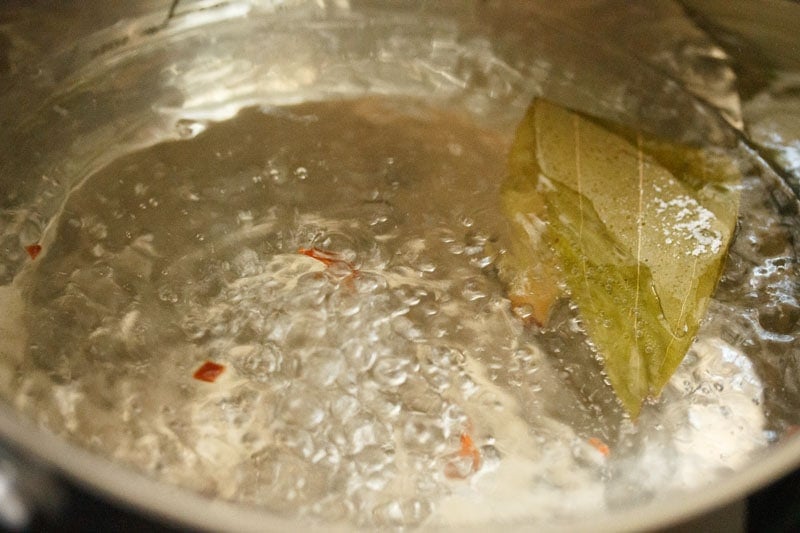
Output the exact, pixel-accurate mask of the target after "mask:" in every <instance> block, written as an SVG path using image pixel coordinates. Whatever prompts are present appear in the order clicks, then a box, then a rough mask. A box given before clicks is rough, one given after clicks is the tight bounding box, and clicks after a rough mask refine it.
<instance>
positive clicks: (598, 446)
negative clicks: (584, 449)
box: [586, 437, 611, 457]
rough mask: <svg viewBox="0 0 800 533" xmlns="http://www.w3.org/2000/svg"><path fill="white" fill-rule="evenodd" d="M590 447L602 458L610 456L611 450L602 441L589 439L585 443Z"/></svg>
mask: <svg viewBox="0 0 800 533" xmlns="http://www.w3.org/2000/svg"><path fill="white" fill-rule="evenodd" d="M586 442H588V443H589V445H590V446H592V447H593V448H594V449H595V450H597V451H598V452H600V454H601V455H602V456H603V457H608V456H609V455H611V449H610V448H609V447H608V444H606V443H605V442H603V441H602V440H600V439H598V438H597V437H589V439H588V440H587V441H586Z"/></svg>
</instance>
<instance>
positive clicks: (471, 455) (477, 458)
mask: <svg viewBox="0 0 800 533" xmlns="http://www.w3.org/2000/svg"><path fill="white" fill-rule="evenodd" d="M481 464H482V460H481V452H480V450H479V449H478V448H477V447H476V446H475V443H474V442H473V441H472V437H470V436H469V433H462V434H461V448H459V450H458V452H456V453H455V454H454V457H453V458H452V459H451V460H450V461H449V462H448V463H447V464H446V465H445V468H444V475H445V476H447V477H449V478H451V479H464V478H466V477H467V476H469V475H470V474H474V473H475V472H477V471H478V470H479V469H480V467H481Z"/></svg>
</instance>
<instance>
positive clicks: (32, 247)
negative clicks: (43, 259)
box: [25, 243, 42, 260]
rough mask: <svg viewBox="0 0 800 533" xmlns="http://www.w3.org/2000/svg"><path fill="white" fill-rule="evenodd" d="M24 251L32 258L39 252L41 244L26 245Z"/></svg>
mask: <svg viewBox="0 0 800 533" xmlns="http://www.w3.org/2000/svg"><path fill="white" fill-rule="evenodd" d="M25 251H26V252H28V257H30V258H31V260H34V259H36V257H37V256H38V255H39V254H40V253H41V251H42V245H41V244H38V243H37V244H31V245H28V246H26V247H25Z"/></svg>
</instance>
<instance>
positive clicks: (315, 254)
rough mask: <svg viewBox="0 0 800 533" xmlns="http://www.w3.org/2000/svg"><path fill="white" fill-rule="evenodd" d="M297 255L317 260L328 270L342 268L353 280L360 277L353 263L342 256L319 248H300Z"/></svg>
mask: <svg viewBox="0 0 800 533" xmlns="http://www.w3.org/2000/svg"><path fill="white" fill-rule="evenodd" d="M297 253H299V254H303V255H306V256H308V257H310V258H312V259H316V260H317V261H319V262H320V263H322V264H323V265H325V266H326V267H328V268H331V267H334V268H335V267H337V266H338V267H340V268H342V269H343V270H344V272H345V273H346V277H347V278H352V277H355V276H357V275H358V270H357V269H356V268H355V267H354V266H353V264H352V263H350V262H348V261H346V260H345V259H344V258H343V257H342V256H341V254H338V253H336V252H331V251H328V250H321V249H319V248H313V247H312V248H300V249H298V250H297Z"/></svg>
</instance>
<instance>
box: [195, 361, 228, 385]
mask: <svg viewBox="0 0 800 533" xmlns="http://www.w3.org/2000/svg"><path fill="white" fill-rule="evenodd" d="M224 371H225V366H223V365H220V364H217V363H214V362H213V361H206V362H205V363H203V364H202V365H201V366H200V368H198V369H197V370H195V372H194V379H199V380H200V381H206V382H208V383H214V382H215V381H216V380H217V378H218V377H219V376H220V374H222V373H223V372H224Z"/></svg>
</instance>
